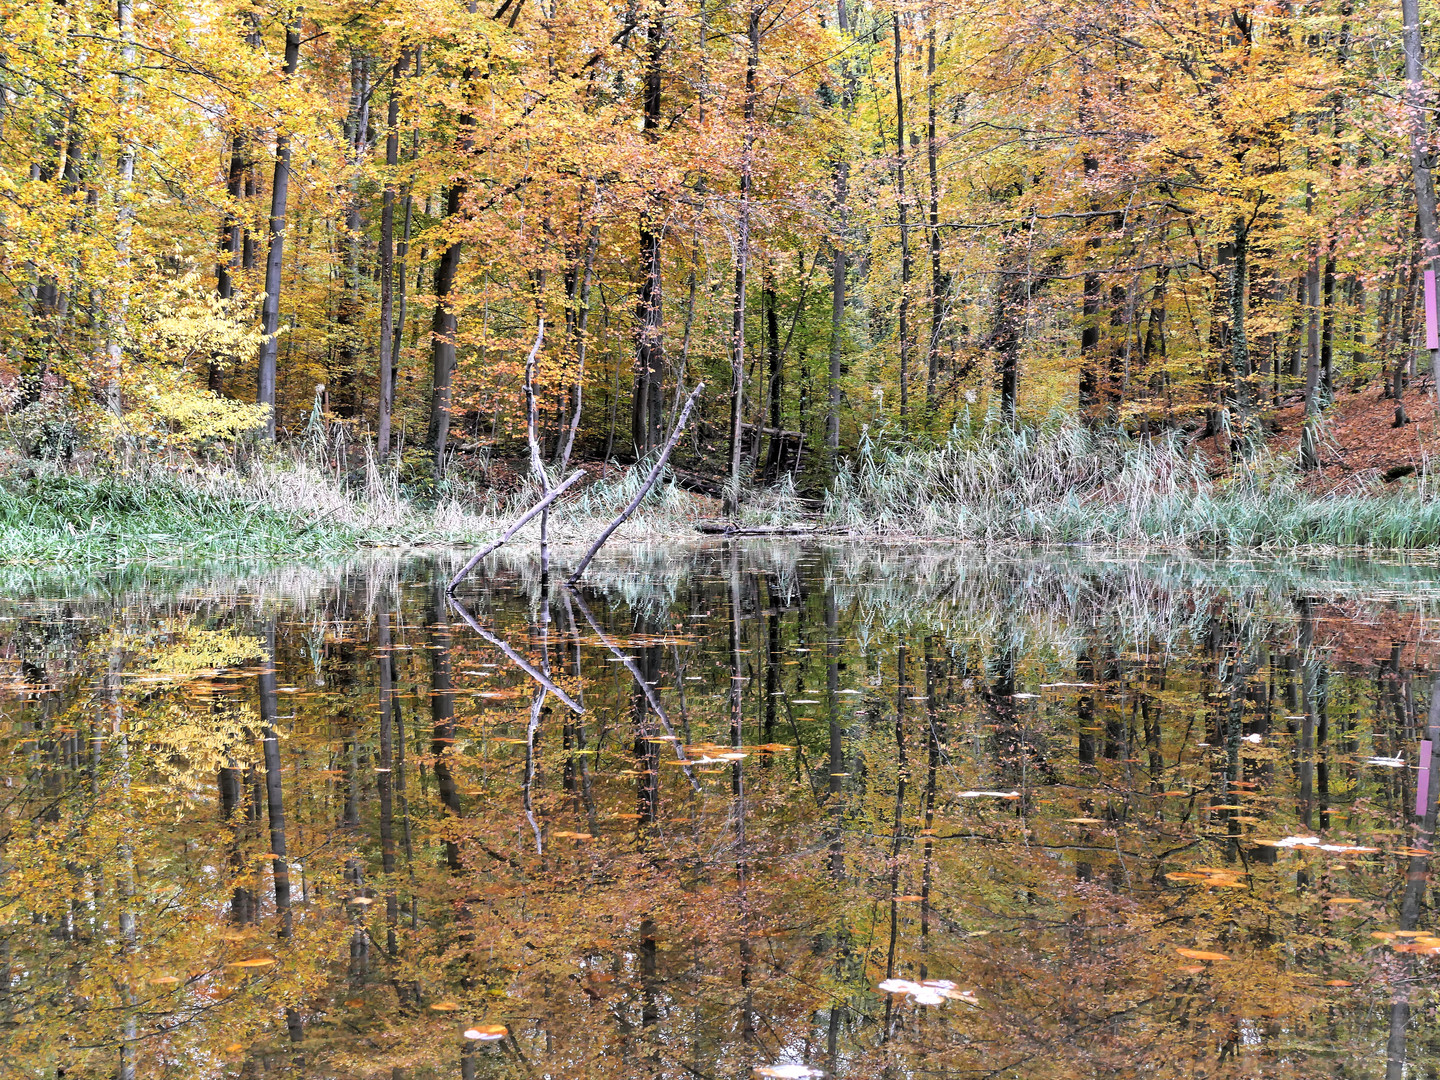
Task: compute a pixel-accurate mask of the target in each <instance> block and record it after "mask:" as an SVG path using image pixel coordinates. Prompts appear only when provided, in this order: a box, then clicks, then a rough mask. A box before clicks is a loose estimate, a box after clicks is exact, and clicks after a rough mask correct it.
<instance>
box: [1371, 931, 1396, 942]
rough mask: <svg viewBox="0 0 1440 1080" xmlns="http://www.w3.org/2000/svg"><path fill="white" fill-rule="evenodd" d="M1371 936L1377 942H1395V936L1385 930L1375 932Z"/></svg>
mask: <svg viewBox="0 0 1440 1080" xmlns="http://www.w3.org/2000/svg"><path fill="white" fill-rule="evenodd" d="M1370 936H1371V937H1372V938H1374V939H1375V940H1376V941H1394V940H1395V935H1394V934H1392V933H1389V932H1388V931H1385V930H1373V931H1371V933H1370Z"/></svg>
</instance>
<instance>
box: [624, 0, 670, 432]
mask: <svg viewBox="0 0 1440 1080" xmlns="http://www.w3.org/2000/svg"><path fill="white" fill-rule="evenodd" d="M664 14H665V5H664V2H663V0H661V2H660V3H659V4H658V6H657V9H656V10H655V11H654V12H653V13H652V14H651V15H650V18H649V22H648V25H647V27H646V33H645V41H646V61H645V89H644V99H643V111H644V117H643V119H642V122H641V127H642V133H643V137H644V139H645V141H646V142H647V143H651V144H653V143H656V142H658V141H659V139H660V91H661V82H660V77H661V74H662V71H663V67H662V62H663V60H664V56H665V35H664V23H663V22H662V19H663V17H664ZM640 275H641V278H640V290H639V295H638V296H637V298H636V299H637V303H636V318H635V321H636V332H635V393H634V395H633V396H632V398H631V413H630V432H631V439H632V440H633V441H634V444H635V456H636V458H637V459H639V458H643V457H644V456H645V455H646V454H648V453H650V451H651V450H653V449H654V448H655V447H656V446H658V445H659V444H660V443H661V441H662V439H663V436H662V434H661V431H660V419H661V409H662V407H663V404H664V402H663V399H664V381H665V346H664V339H663V337H662V321H661V320H662V313H663V306H662V305H663V301H662V293H661V261H660V233H659V231H658V230H657V229H656V227H655V223H654V222H653V221H652V220H651V217H650V214H649V212H648V211H642V213H641V215H640Z"/></svg>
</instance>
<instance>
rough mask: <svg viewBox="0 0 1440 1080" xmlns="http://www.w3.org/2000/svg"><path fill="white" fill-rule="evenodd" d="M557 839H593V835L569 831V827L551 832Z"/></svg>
mask: <svg viewBox="0 0 1440 1080" xmlns="http://www.w3.org/2000/svg"><path fill="white" fill-rule="evenodd" d="M553 835H554V836H555V838H556V839H557V840H594V839H595V837H594V836H592V835H591V834H590V833H588V832H571V831H570V830H569V829H561V830H560V831H559V832H556V833H554V834H553Z"/></svg>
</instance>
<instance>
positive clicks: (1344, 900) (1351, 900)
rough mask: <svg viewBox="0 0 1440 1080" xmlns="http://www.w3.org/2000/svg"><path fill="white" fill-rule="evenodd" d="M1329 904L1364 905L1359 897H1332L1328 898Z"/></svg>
mask: <svg viewBox="0 0 1440 1080" xmlns="http://www.w3.org/2000/svg"><path fill="white" fill-rule="evenodd" d="M1330 903H1332V904H1363V903H1365V901H1364V900H1362V899H1361V898H1360V897H1358V896H1332V897H1331V898H1330Z"/></svg>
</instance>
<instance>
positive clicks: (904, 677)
mask: <svg viewBox="0 0 1440 1080" xmlns="http://www.w3.org/2000/svg"><path fill="white" fill-rule="evenodd" d="M905 661H906V648H905V640H904V639H903V638H902V639H901V640H900V646H899V649H898V651H897V653H896V659H895V753H896V770H897V772H896V779H895V827H894V830H893V832H892V834H891V838H890V948H889V950H888V951H887V952H886V954H885V978H887V979H893V978H894V977H895V947H896V944H897V941H898V937H899V928H900V903H899V901H897V900H896V899H895V898H896V897H897V896H899V895H900V844H901V842H902V841H903V840H904V838H905V830H904V814H905V787H906V782H907V781H908V780H909V779H910V762H909V759H908V758H907V756H906V754H905V697H906V694H907V692H908V691H909V689H910V687H909V676H908V674H907V673H906V669H905ZM894 1008H895V995H894V994H886V995H885V1028H884V1030H883V1031H882V1033H881V1036H880V1038H881V1041H882V1042H889V1041H890V1033H891V1020H892V1017H893V1014H894Z"/></svg>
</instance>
